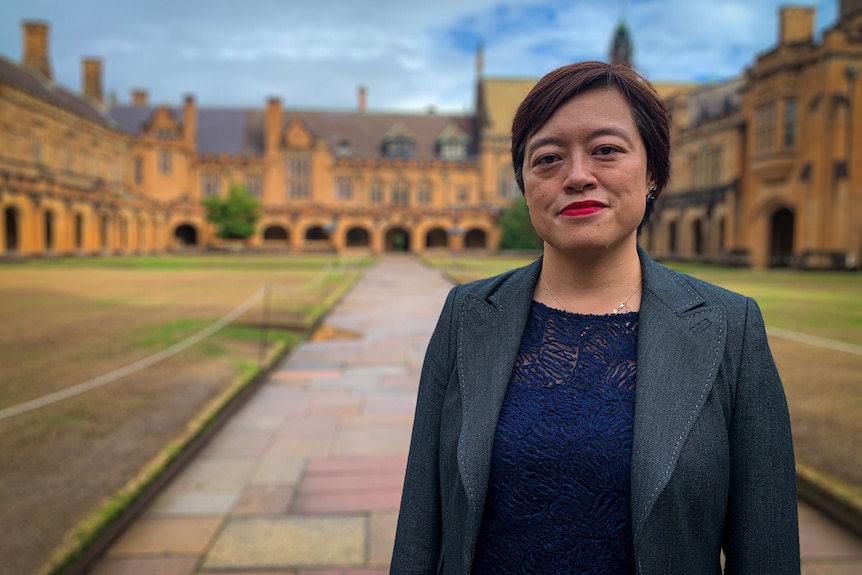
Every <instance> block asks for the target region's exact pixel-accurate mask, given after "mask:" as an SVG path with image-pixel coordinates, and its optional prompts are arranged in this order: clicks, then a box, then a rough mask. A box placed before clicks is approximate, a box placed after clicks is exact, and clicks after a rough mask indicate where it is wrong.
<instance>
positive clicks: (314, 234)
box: [305, 226, 329, 241]
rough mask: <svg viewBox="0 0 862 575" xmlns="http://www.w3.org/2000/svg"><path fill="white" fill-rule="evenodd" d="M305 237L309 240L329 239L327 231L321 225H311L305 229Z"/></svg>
mask: <svg viewBox="0 0 862 575" xmlns="http://www.w3.org/2000/svg"><path fill="white" fill-rule="evenodd" d="M305 239H306V240H311V241H326V240H329V233H327V231H326V229H325V228H324V227H323V226H311V227H309V228H308V229H307V230H305Z"/></svg>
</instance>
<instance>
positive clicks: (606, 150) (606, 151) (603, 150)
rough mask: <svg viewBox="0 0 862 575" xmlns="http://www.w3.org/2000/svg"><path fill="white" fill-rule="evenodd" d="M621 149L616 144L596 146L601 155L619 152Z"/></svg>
mask: <svg viewBox="0 0 862 575" xmlns="http://www.w3.org/2000/svg"><path fill="white" fill-rule="evenodd" d="M618 151H619V149H618V148H617V147H616V146H599V147H598V148H596V154H597V155H599V156H610V155H611V154H613V153H614V152H618Z"/></svg>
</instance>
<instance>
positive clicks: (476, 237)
mask: <svg viewBox="0 0 862 575" xmlns="http://www.w3.org/2000/svg"><path fill="white" fill-rule="evenodd" d="M485 237H486V236H485V231H484V230H480V229H476V228H474V229H472V230H469V231H468V232H467V234H466V235H465V236H464V247H465V248H466V249H468V250H476V249H484V248H485Z"/></svg>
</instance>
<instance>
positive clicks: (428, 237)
mask: <svg viewBox="0 0 862 575" xmlns="http://www.w3.org/2000/svg"><path fill="white" fill-rule="evenodd" d="M425 247H426V248H446V247H449V236H448V235H447V234H446V230H444V229H443V228H434V229H432V230H429V231H428V233H427V234H425Z"/></svg>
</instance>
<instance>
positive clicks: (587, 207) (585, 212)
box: [560, 200, 607, 216]
mask: <svg viewBox="0 0 862 575" xmlns="http://www.w3.org/2000/svg"><path fill="white" fill-rule="evenodd" d="M606 207H607V206H606V205H605V204H603V203H602V202H597V201H595V200H585V201H583V202H572V203H571V204H569V205H568V206H566V207H565V208H563V211H562V212H560V213H561V214H563V215H564V216H591V215H593V214H595V213H596V212H600V211H602V210H603V209H605V208H606Z"/></svg>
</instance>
